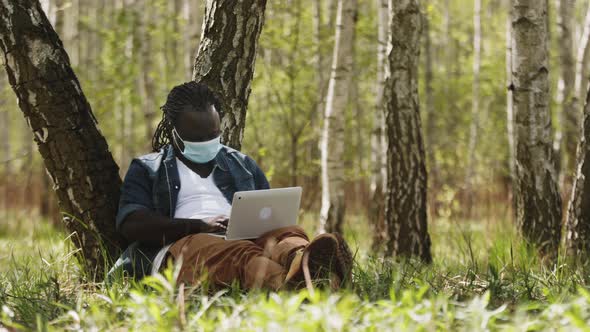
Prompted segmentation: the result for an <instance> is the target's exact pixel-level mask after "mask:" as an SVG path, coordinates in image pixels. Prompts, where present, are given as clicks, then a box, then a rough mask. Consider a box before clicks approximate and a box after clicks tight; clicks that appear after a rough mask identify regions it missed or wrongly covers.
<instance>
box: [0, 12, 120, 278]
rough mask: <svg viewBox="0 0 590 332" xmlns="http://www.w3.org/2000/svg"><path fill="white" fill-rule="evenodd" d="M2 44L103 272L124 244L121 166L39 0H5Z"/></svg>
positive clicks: (40, 141)
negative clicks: (118, 221) (118, 217)
mask: <svg viewBox="0 0 590 332" xmlns="http://www.w3.org/2000/svg"><path fill="white" fill-rule="evenodd" d="M0 47H1V48H2V51H3V56H4V60H5V69H6V72H7V74H8V79H9V82H10V85H11V86H12V89H13V90H14V92H15V93H16V96H17V97H18V102H19V106H20V108H21V110H22V112H23V114H24V116H25V118H26V120H27V122H28V124H29V127H30V129H31V130H32V132H33V134H34V139H35V142H36V143H37V146H38V148H39V152H40V153H41V156H42V158H43V161H44V163H45V167H46V169H47V172H48V173H49V175H50V176H51V179H52V182H53V185H54V190H55V191H56V192H57V195H58V201H59V206H60V209H61V211H62V212H63V213H64V215H65V217H64V222H65V225H66V227H67V229H68V230H69V231H70V232H75V233H76V234H77V235H76V236H74V237H73V240H74V242H75V244H76V245H77V246H78V247H79V248H81V249H82V255H83V257H84V259H85V263H86V265H87V267H88V268H89V269H91V271H92V272H94V271H97V272H98V273H99V274H98V275H99V276H100V272H102V271H103V268H105V267H106V266H105V263H106V262H105V258H107V257H108V258H114V257H116V255H117V253H118V249H119V248H120V246H121V245H122V244H123V241H122V239H121V238H120V237H119V236H118V235H117V234H116V232H115V222H114V220H115V214H116V212H117V203H118V198H119V189H120V186H121V179H120V177H119V173H118V167H117V165H116V164H115V162H114V160H113V158H112V155H111V153H110V152H109V149H108V146H107V143H106V141H105V139H104V137H103V136H102V135H101V133H100V131H99V129H98V128H97V122H96V119H95V118H94V115H93V114H92V110H91V108H90V105H89V104H88V101H87V100H86V97H85V96H84V94H83V92H82V88H81V87H80V83H79V82H78V79H77V78H76V75H75V74H74V72H73V71H72V68H71V67H70V61H69V59H68V55H67V54H66V52H65V50H64V49H63V45H62V42H61V41H60V39H59V37H58V36H57V34H56V32H55V31H54V30H53V28H52V27H51V25H50V23H49V21H48V20H47V17H46V16H45V14H44V13H43V11H42V9H41V6H40V4H39V2H38V1H36V0H18V1H17V0H2V1H1V6H0ZM102 248H104V249H106V252H105V251H104V250H103V249H102ZM104 255H106V257H105V256H104Z"/></svg>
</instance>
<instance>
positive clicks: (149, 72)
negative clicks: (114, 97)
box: [136, 1, 190, 146]
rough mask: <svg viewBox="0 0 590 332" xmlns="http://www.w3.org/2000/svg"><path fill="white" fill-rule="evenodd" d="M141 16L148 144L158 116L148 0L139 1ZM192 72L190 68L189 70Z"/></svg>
mask: <svg viewBox="0 0 590 332" xmlns="http://www.w3.org/2000/svg"><path fill="white" fill-rule="evenodd" d="M138 10H139V12H140V18H139V22H138V24H139V27H138V28H137V29H136V31H137V34H138V36H137V37H138V39H140V40H141V42H140V45H139V50H138V52H139V54H138V58H139V78H138V80H139V82H138V85H139V93H140V96H141V110H142V111H143V118H144V120H145V131H144V137H145V138H146V140H145V142H146V145H147V146H149V144H150V143H151V141H152V136H153V135H154V125H155V124H154V121H155V119H156V116H157V114H158V113H157V110H158V109H157V106H156V105H157V104H156V100H155V98H156V84H155V81H154V80H155V77H154V76H155V75H154V63H153V53H152V37H151V36H150V27H151V24H153V19H154V14H153V8H151V6H150V5H149V4H147V2H146V1H141V2H140V3H139V8H138ZM189 73H190V70H189Z"/></svg>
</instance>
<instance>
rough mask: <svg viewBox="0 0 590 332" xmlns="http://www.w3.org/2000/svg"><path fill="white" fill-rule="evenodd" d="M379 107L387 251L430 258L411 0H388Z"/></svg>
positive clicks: (415, 9) (417, 30)
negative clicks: (383, 113)
mask: <svg viewBox="0 0 590 332" xmlns="http://www.w3.org/2000/svg"><path fill="white" fill-rule="evenodd" d="M390 10H391V12H390V15H391V16H390V26H389V34H390V35H389V43H388V52H389V53H388V68H389V70H388V73H387V77H386V81H385V100H384V103H385V107H386V124H387V137H388V150H387V166H388V169H387V195H386V221H387V224H388V232H389V242H388V248H387V249H388V250H387V253H388V255H393V256H416V257H419V258H420V259H422V260H423V261H425V262H431V261H432V256H431V254H430V236H429V235H428V229H427V221H426V216H427V213H426V209H427V204H426V188H427V178H426V165H425V156H424V143H423V140H422V133H421V123H420V109H419V108H420V107H419V105H420V104H419V102H418V63H419V57H420V37H421V31H422V14H421V13H420V5H419V3H418V1H417V0H393V1H390Z"/></svg>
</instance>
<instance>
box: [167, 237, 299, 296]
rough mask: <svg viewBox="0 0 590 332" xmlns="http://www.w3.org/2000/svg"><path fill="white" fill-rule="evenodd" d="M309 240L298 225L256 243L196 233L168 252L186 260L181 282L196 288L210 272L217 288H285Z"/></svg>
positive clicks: (181, 271) (180, 276)
mask: <svg viewBox="0 0 590 332" xmlns="http://www.w3.org/2000/svg"><path fill="white" fill-rule="evenodd" d="M308 243H309V238H308V237H307V235H306V234H305V232H304V231H303V229H301V228H300V227H298V226H293V227H284V228H279V229H276V230H273V231H270V232H267V233H265V234H263V235H262V236H260V237H259V238H258V239H255V240H224V239H222V238H219V237H216V236H212V235H209V234H193V235H189V236H186V237H184V238H182V239H180V240H178V241H176V242H175V243H174V244H173V245H172V246H171V247H170V249H169V250H168V251H169V253H170V254H171V255H172V257H173V258H174V260H175V261H176V260H182V266H181V269H180V274H179V275H178V282H184V283H186V284H191V285H194V284H196V283H198V282H199V280H200V279H201V276H202V275H203V274H204V273H205V272H206V273H207V277H208V279H209V281H210V282H212V283H213V284H214V285H215V286H218V287H225V286H228V285H231V283H232V282H234V281H238V282H239V283H240V285H241V287H243V288H246V289H252V288H269V289H273V290H277V289H279V288H280V287H281V286H283V284H284V281H285V277H286V275H287V271H288V270H289V266H288V265H289V264H290V259H291V258H292V254H293V253H294V252H295V251H297V250H298V249H301V248H303V247H305V246H306V245H307V244H308Z"/></svg>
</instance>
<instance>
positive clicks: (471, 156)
mask: <svg viewBox="0 0 590 332" xmlns="http://www.w3.org/2000/svg"><path fill="white" fill-rule="evenodd" d="M473 4H474V6H473V7H474V8H473V9H474V14H473V83H472V87H471V91H472V96H473V98H472V103H471V124H470V127H469V145H468V148H467V170H466V172H465V174H466V175H465V187H466V193H467V197H466V200H467V215H468V216H469V217H471V213H472V207H473V203H474V200H473V196H474V195H475V193H474V192H473V182H474V177H475V168H476V162H477V158H476V156H475V151H476V147H477V135H478V129H479V102H480V100H479V81H480V79H479V76H480V68H481V0H474V1H473Z"/></svg>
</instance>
